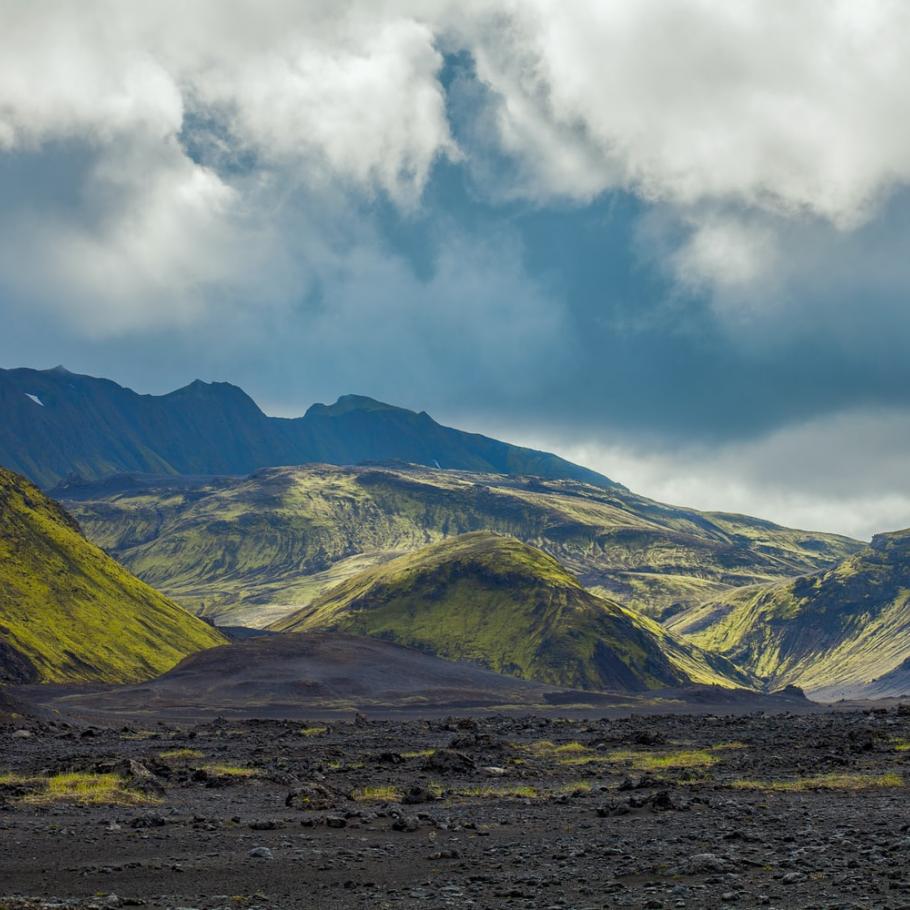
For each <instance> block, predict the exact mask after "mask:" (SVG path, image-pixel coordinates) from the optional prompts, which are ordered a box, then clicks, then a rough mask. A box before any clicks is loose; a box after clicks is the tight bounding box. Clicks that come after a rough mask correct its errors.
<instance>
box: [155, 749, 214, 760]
mask: <svg viewBox="0 0 910 910" xmlns="http://www.w3.org/2000/svg"><path fill="white" fill-rule="evenodd" d="M204 756H205V753H204V752H200V751H199V750H198V749H168V750H167V751H166V752H159V753H158V758H160V759H163V760H164V761H190V760H191V759H196V758H203V757H204Z"/></svg>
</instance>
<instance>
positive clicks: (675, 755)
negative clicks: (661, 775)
mask: <svg viewBox="0 0 910 910" xmlns="http://www.w3.org/2000/svg"><path fill="white" fill-rule="evenodd" d="M607 758H608V759H609V760H610V761H612V762H622V763H623V764H628V765H630V766H631V767H632V768H634V769H635V770H636V771H668V770H682V769H685V768H710V767H711V765H715V764H717V756H715V755H712V754H711V752H709V751H708V750H706V749H685V750H681V751H678V752H635V751H633V750H631V749H625V750H617V751H615V752H611V753H609V755H608V756H607Z"/></svg>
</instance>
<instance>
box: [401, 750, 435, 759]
mask: <svg viewBox="0 0 910 910" xmlns="http://www.w3.org/2000/svg"><path fill="white" fill-rule="evenodd" d="M435 753H436V750H435V749H417V750H416V751H414V752H402V753H401V757H402V758H429V757H430V756H431V755H434V754H435Z"/></svg>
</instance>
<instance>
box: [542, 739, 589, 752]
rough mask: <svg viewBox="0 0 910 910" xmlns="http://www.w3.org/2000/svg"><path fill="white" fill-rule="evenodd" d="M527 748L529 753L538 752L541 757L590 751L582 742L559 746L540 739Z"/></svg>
mask: <svg viewBox="0 0 910 910" xmlns="http://www.w3.org/2000/svg"><path fill="white" fill-rule="evenodd" d="M527 748H528V751H530V752H536V753H538V754H540V755H567V754H574V753H578V752H587V751H588V748H587V746H585V745H583V744H582V743H580V742H569V743H560V744H559V745H558V746H557V745H556V743H554V742H551V741H550V740H549V739H539V740H537V741H536V742H533V743H530V744H529V745H528V747H527Z"/></svg>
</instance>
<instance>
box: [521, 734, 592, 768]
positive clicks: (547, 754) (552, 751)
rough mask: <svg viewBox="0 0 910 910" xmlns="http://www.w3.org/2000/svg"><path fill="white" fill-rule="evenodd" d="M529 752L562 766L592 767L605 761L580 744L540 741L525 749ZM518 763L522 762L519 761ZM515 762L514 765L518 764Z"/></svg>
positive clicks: (530, 744)
mask: <svg viewBox="0 0 910 910" xmlns="http://www.w3.org/2000/svg"><path fill="white" fill-rule="evenodd" d="M524 748H525V749H526V750H527V751H528V752H530V753H532V754H534V755H536V756H537V757H538V758H545V759H549V760H551V761H553V762H556V763H557V764H560V765H569V766H572V765H590V764H594V763H596V762H600V761H605V759H604V757H603V756H601V755H597V754H596V753H594V752H592V751H591V750H590V749H588V747H587V746H585V745H583V744H582V743H580V742H568V743H560V744H559V745H556V743H554V742H551V741H550V740H548V739H540V740H537V741H536V742H533V743H529V744H528V745H526V746H525V747H524ZM517 761H522V760H521V759H518V760H517ZM517 761H516V762H514V763H517Z"/></svg>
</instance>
